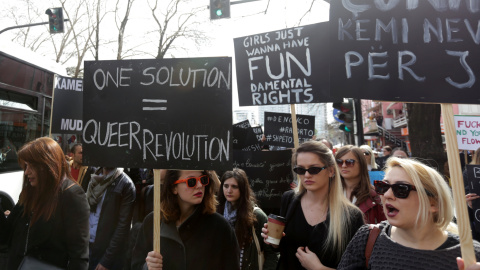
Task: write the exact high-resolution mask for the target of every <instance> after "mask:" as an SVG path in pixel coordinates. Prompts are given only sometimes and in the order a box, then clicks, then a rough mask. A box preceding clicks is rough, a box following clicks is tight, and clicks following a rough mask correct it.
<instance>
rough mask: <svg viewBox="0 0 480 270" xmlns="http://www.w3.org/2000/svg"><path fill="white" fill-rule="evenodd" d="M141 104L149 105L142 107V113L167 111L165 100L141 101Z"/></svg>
mask: <svg viewBox="0 0 480 270" xmlns="http://www.w3.org/2000/svg"><path fill="white" fill-rule="evenodd" d="M142 102H143V103H147V104H148V105H150V106H145V105H144V107H143V110H144V111H166V110H167V107H166V103H167V100H166V99H142ZM164 104H165V105H164ZM162 106H163V107H162Z"/></svg>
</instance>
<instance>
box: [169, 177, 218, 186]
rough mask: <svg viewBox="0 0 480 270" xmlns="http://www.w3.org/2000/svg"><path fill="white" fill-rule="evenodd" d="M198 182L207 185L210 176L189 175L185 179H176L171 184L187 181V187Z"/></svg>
mask: <svg viewBox="0 0 480 270" xmlns="http://www.w3.org/2000/svg"><path fill="white" fill-rule="evenodd" d="M198 182H200V184H202V186H206V185H208V183H210V178H208V176H206V175H202V176H198V177H189V178H186V179H179V180H177V181H175V182H174V183H173V184H174V185H176V184H180V183H187V186H188V187H189V188H194V187H196V186H197V183H198Z"/></svg>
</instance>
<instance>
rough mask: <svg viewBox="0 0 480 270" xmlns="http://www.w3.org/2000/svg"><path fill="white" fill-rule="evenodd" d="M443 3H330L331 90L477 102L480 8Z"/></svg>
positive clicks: (357, 94) (386, 97)
mask: <svg viewBox="0 0 480 270" xmlns="http://www.w3.org/2000/svg"><path fill="white" fill-rule="evenodd" d="M373 2H375V4H373ZM446 2H447V1H387V2H385V1H372V0H357V1H355V3H351V1H331V3H330V41H331V46H330V47H331V50H330V56H331V57H330V59H331V60H330V65H331V71H330V74H331V77H330V79H331V81H330V82H331V95H332V96H339V97H350V98H362V99H373V100H389V101H403V102H436V103H469V104H480V91H479V89H480V87H479V86H480V80H477V79H476V77H477V76H478V74H479V72H480V62H479V61H476V59H478V58H479V57H480V50H478V45H479V44H480V35H479V31H478V21H479V17H480V16H479V15H480V9H479V8H478V7H477V5H474V4H468V2H469V1H448V3H449V4H447V3H446Z"/></svg>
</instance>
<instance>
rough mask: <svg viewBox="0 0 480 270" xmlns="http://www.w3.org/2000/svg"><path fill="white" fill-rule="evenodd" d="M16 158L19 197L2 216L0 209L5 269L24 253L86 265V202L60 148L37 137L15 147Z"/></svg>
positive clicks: (55, 262)
mask: <svg viewBox="0 0 480 270" xmlns="http://www.w3.org/2000/svg"><path fill="white" fill-rule="evenodd" d="M18 160H19V163H20V165H21V166H22V167H23V169H24V171H25V174H24V184H23V189H22V192H21V193H20V198H19V202H18V204H17V205H16V206H15V207H14V208H13V210H12V211H11V213H10V215H9V216H8V217H5V216H4V215H0V243H2V244H6V245H8V246H9V248H10V252H9V263H8V269H17V268H18V266H19V265H20V264H21V262H22V260H23V259H24V256H25V255H26V256H31V257H34V258H36V259H38V260H40V261H42V262H45V263H48V264H51V265H54V266H57V267H61V268H68V269H87V267H88V239H89V223H88V217H89V207H88V203H87V199H86V197H85V193H84V191H83V189H82V187H80V186H79V185H78V184H76V182H74V181H73V180H71V179H70V178H71V177H70V173H69V170H68V164H67V162H66V160H65V156H64V154H63V151H62V149H61V148H60V146H59V145H58V144H57V143H56V142H55V141H54V140H52V139H50V138H46V137H45V138H38V139H36V140H34V141H31V142H29V143H27V144H26V145H24V146H23V147H22V148H21V149H20V151H19V152H18ZM0 208H1V206H0ZM0 211H2V212H3V209H0Z"/></svg>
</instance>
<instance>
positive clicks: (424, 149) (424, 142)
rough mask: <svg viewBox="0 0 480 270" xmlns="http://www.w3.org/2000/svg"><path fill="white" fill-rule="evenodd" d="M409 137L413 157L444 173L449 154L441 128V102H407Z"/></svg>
mask: <svg viewBox="0 0 480 270" xmlns="http://www.w3.org/2000/svg"><path fill="white" fill-rule="evenodd" d="M407 111H408V133H409V135H408V137H409V138H410V148H411V150H412V157H414V158H417V159H419V160H420V161H422V162H424V163H426V164H427V165H430V166H431V167H433V168H435V169H437V170H438V171H439V172H440V173H441V174H442V175H443V172H444V164H445V162H446V161H447V155H446V153H445V151H444V149H443V143H442V134H441V130H440V114H441V108H440V105H439V104H422V103H407Z"/></svg>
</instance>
